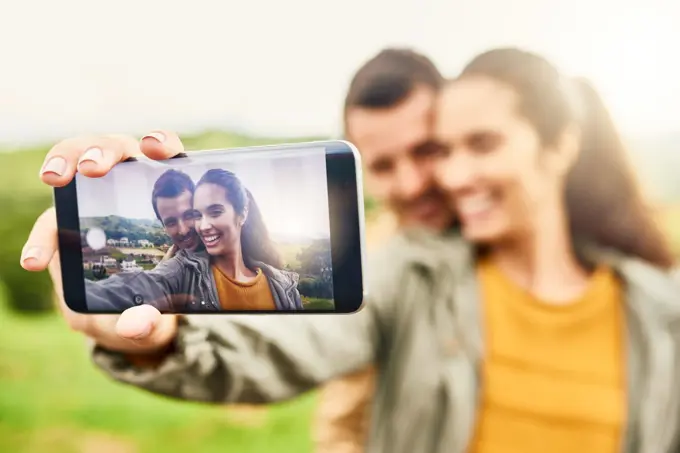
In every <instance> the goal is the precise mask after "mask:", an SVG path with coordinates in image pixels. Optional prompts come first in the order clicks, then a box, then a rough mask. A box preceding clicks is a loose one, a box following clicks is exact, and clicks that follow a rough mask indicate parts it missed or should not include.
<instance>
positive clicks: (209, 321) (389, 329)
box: [93, 232, 680, 453]
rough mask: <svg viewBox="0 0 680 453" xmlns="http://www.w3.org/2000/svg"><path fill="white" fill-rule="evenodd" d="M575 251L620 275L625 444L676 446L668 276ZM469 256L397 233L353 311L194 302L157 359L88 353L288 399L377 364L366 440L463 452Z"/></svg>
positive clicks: (180, 390)
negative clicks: (262, 311) (231, 309)
mask: <svg viewBox="0 0 680 453" xmlns="http://www.w3.org/2000/svg"><path fill="white" fill-rule="evenodd" d="M583 256H584V258H587V259H590V260H592V261H593V262H599V263H605V262H606V263H610V264H611V265H612V266H613V268H614V269H615V270H616V271H617V273H618V274H619V275H620V277H621V279H622V281H623V282H624V284H625V288H626V290H625V294H626V298H625V304H626V313H627V325H628V332H627V340H628V341H627V343H628V354H627V357H626V359H627V363H628V369H629V372H628V377H629V380H628V388H629V393H628V396H629V404H628V405H629V408H630V411H629V417H628V419H629V421H628V429H627V430H626V433H625V439H624V445H625V448H624V453H633V452H635V453H670V452H679V451H680V449H679V448H678V446H679V443H678V441H679V440H680V439H679V438H678V433H679V432H680V391H679V389H680V385H679V384H680V284H678V283H677V282H674V281H673V280H672V279H671V277H670V275H669V274H667V273H664V272H662V271H659V270H657V269H655V268H652V267H651V266H648V265H646V264H644V263H642V262H640V261H637V260H632V259H624V258H621V257H617V256H615V255H613V254H608V253H605V252H602V251H592V250H590V251H588V250H587V249H583ZM474 269H475V267H474V254H473V251H472V250H471V248H470V246H469V245H467V244H466V243H465V242H464V241H462V240H460V239H459V238H458V237H457V236H455V235H453V234H452V235H450V236H433V235H429V234H427V233H423V232H419V233H415V232H412V233H405V234H404V235H402V236H398V237H397V238H395V239H394V240H393V241H392V243H391V244H389V245H388V246H387V247H386V248H385V249H384V250H383V252H382V253H381V254H380V255H376V256H374V257H373V261H372V263H371V266H370V267H369V272H370V278H369V279H368V286H367V289H368V292H369V294H368V297H367V299H366V302H365V305H364V308H363V309H362V310H361V312H359V313H357V314H354V315H300V316H289V317H287V318H285V319H283V318H281V317H280V316H249V317H239V316H237V315H232V316H229V315H225V316H215V315H213V316H206V315H194V316H193V317H186V318H183V319H182V321H181V327H180V329H179V334H178V337H177V341H176V352H175V353H173V354H172V355H170V356H169V357H167V359H166V360H165V361H164V362H163V363H162V364H161V365H160V366H159V367H158V368H155V369H141V368H135V367H134V366H132V365H131V364H130V363H129V362H128V361H126V360H125V358H124V357H123V356H121V355H119V354H116V353H113V352H109V351H104V350H103V349H101V348H95V349H94V353H93V357H94V361H95V363H96V364H98V366H99V367H101V368H102V369H103V370H104V371H105V372H106V373H108V374H109V375H111V376H112V377H113V378H114V379H116V380H118V381H121V382H124V383H127V384H131V385H135V386H137V387H140V388H143V389H146V390H148V391H151V392H155V393H158V394H162V395H168V396H171V397H174V398H181V399H187V400H197V401H206V402H214V403H225V402H228V403H260V402H261V403H268V402H275V401H282V400H287V399H289V398H294V397H296V396H297V395H300V394H301V393H303V392H305V391H307V390H310V389H313V388H315V387H317V386H318V385H319V384H321V383H325V382H327V381H329V380H330V379H333V378H337V377H340V376H342V375H345V374H346V373H350V372H353V371H358V370H360V369H363V368H365V367H367V366H368V365H370V364H376V366H377V368H378V378H377V379H378V382H377V393H376V396H375V403H374V407H373V410H372V415H373V416H372V420H371V431H370V436H369V441H368V446H367V451H368V452H369V453H464V452H465V451H466V450H467V447H468V444H469V443H470V440H471V435H472V433H473V429H474V427H475V422H476V420H475V416H476V408H477V402H478V401H477V400H478V396H479V388H480V376H479V368H480V361H481V359H482V356H483V353H484V344H483V341H482V340H483V335H482V325H481V322H480V313H479V307H480V304H479V303H478V290H477V281H476V273H475V272H474ZM527 397H530V395H527ZM225 448H229V446H225ZM273 451H274V450H273Z"/></svg>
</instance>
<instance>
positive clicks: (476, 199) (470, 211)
mask: <svg viewBox="0 0 680 453" xmlns="http://www.w3.org/2000/svg"><path fill="white" fill-rule="evenodd" d="M457 205H458V210H459V212H460V213H461V214H462V215H475V214H479V213H482V212H484V211H488V210H489V209H491V208H492V207H493V201H492V200H491V196H490V195H488V194H480V195H470V196H466V197H461V198H459V199H458V203H457Z"/></svg>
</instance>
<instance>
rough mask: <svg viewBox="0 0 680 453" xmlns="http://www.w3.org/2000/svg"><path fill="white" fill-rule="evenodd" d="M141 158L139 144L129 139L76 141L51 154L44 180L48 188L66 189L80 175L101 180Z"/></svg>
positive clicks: (64, 143)
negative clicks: (120, 165)
mask: <svg viewBox="0 0 680 453" xmlns="http://www.w3.org/2000/svg"><path fill="white" fill-rule="evenodd" d="M139 154H141V151H140V149H139V143H138V142H137V141H136V140H135V139H134V137H129V136H126V135H109V136H101V137H78V138H72V139H68V140H64V141H62V142H60V143H58V144H56V145H55V146H54V147H53V148H52V149H51V150H50V151H49V152H48V153H47V156H46V157H45V161H44V163H43V166H42V168H41V169H40V178H41V179H42V181H43V182H44V183H45V184H48V185H50V186H54V187H62V186H65V185H66V184H68V183H69V182H71V180H72V179H73V177H74V175H75V173H76V171H78V172H80V173H82V174H83V175H85V176H88V177H92V178H97V177H101V176H104V175H105V174H106V173H108V172H109V170H111V168H112V167H113V166H114V165H116V164H117V163H119V162H121V161H123V160H126V159H128V158H130V157H133V156H137V155H139Z"/></svg>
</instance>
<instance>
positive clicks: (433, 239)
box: [366, 229, 466, 288]
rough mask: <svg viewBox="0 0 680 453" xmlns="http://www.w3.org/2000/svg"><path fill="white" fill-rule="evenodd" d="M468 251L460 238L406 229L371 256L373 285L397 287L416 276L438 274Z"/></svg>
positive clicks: (371, 282) (369, 262) (447, 234)
mask: <svg viewBox="0 0 680 453" xmlns="http://www.w3.org/2000/svg"><path fill="white" fill-rule="evenodd" d="M464 251H466V248H465V244H464V242H462V240H461V238H460V236H458V235H457V234H451V233H448V232H447V233H435V232H431V231H428V230H424V229H405V230H401V231H399V232H397V233H395V234H393V235H392V236H391V237H390V238H389V239H388V240H386V241H385V243H384V244H383V245H381V246H380V247H377V248H375V249H374V250H372V251H371V252H370V253H369V254H368V255H367V267H368V269H367V272H366V274H367V275H368V282H369V285H370V286H372V287H374V288H376V287H377V288H384V287H385V286H388V287H394V286H397V283H398V282H400V281H401V280H403V279H404V278H405V277H407V276H408V275H410V274H411V273H413V272H420V271H424V272H430V273H435V272H436V270H437V269H439V268H440V267H441V265H442V264H443V263H452V262H456V261H457V260H458V257H462V256H463V253H464Z"/></svg>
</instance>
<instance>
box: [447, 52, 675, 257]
mask: <svg viewBox="0 0 680 453" xmlns="http://www.w3.org/2000/svg"><path fill="white" fill-rule="evenodd" d="M470 76H483V77H488V78H490V79H493V80H496V81H498V82H501V83H503V84H506V85H507V86H509V87H511V88H512V89H513V90H514V91H515V92H516V93H517V95H518V97H519V106H518V107H519V111H520V113H521V114H522V115H523V116H524V117H525V118H526V119H527V120H529V121H530V122H531V123H532V124H533V125H534V127H535V128H536V130H537V132H538V134H539V136H540V139H541V141H542V143H543V144H544V145H553V144H555V143H556V141H557V140H558V139H559V138H560V135H561V134H562V132H564V131H565V129H566V127H568V126H570V125H571V124H576V125H578V126H579V128H580V130H581V149H580V153H579V157H578V160H577V162H576V163H575V165H574V167H573V168H572V170H571V172H570V174H569V175H568V178H567V188H566V205H567V211H568V216H569V221H570V226H571V230H572V234H573V236H574V238H577V239H584V240H589V241H594V242H595V243H597V244H599V245H600V246H603V247H606V248H611V249H615V250H618V251H620V252H623V253H624V254H626V255H629V256H634V257H638V258H641V259H643V260H645V261H647V262H649V263H651V264H654V265H656V266H659V267H662V268H670V267H672V266H673V265H674V258H673V254H672V252H671V250H670V246H669V244H668V242H667V238H666V237H665V236H664V234H663V233H662V231H661V229H660V228H659V226H658V224H657V223H656V222H655V219H654V216H653V213H652V211H651V209H649V208H648V207H647V206H646V205H645V200H644V197H643V196H642V193H641V191H640V187H639V185H638V183H637V180H636V177H635V173H634V172H633V170H632V166H631V164H630V162H629V161H628V156H627V150H626V147H625V146H624V144H623V140H622V139H621V136H620V135H619V132H618V131H617V129H616V127H615V125H614V122H613V120H612V118H611V116H610V114H609V112H608V110H607V108H606V106H605V104H604V102H603V100H602V98H601V97H600V95H599V94H598V93H597V90H595V88H594V87H593V86H592V85H591V83H590V82H589V81H588V80H586V79H581V78H579V79H567V78H565V77H563V76H562V75H561V74H560V73H559V71H558V70H557V69H556V68H555V67H554V66H553V65H552V64H551V63H549V62H548V61H547V60H545V59H544V58H542V57H540V56H538V55H536V54H533V53H530V52H526V51H522V50H519V49H513V48H504V49H495V50H491V51H488V52H485V53H483V54H481V55H479V56H477V57H476V58H474V59H473V60H472V61H471V62H470V63H469V64H468V65H467V66H466V67H465V69H464V70H463V72H462V73H461V75H460V77H459V78H465V77H470Z"/></svg>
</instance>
